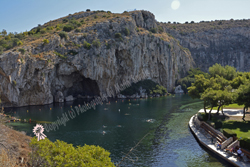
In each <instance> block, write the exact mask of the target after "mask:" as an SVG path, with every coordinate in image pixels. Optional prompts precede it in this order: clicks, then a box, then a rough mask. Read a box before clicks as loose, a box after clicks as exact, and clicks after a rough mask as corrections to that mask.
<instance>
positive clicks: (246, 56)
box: [161, 19, 250, 71]
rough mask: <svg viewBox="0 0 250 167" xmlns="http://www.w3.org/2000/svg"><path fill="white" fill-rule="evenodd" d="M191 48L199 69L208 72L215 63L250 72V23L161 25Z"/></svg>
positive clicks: (213, 22)
mask: <svg viewBox="0 0 250 167" xmlns="http://www.w3.org/2000/svg"><path fill="white" fill-rule="evenodd" d="M161 25H162V26H163V27H165V30H166V32H168V33H169V34H171V35H172V36H173V37H175V38H176V39H177V40H178V41H179V42H180V44H181V45H182V46H184V47H186V48H188V49H189V50H190V52H191V54H192V57H193V59H194V61H195V64H196V67H199V68H200V69H201V70H203V71H207V70H208V68H209V67H210V66H212V65H213V64H215V63H219V64H221V65H224V66H225V65H230V66H234V67H235V68H236V69H237V70H239V71H250V47H249V46H250V40H249V37H250V28H249V27H250V20H245V19H243V20H233V19H231V20H227V21H226V20H216V21H211V22H204V21H202V22H200V23H186V24H176V23H175V24H173V23H166V24H161Z"/></svg>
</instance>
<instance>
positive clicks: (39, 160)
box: [30, 137, 115, 167]
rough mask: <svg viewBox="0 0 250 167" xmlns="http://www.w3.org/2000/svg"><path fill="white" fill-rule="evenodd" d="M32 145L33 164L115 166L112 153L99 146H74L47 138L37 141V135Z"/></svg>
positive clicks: (31, 156) (31, 159) (73, 166)
mask: <svg viewBox="0 0 250 167" xmlns="http://www.w3.org/2000/svg"><path fill="white" fill-rule="evenodd" d="M30 146H31V148H32V153H31V154H30V163H31V165H32V166H51V167H56V166H71V167H78V166H82V167H84V166H86V167H87V166H107V167H112V166H115V165H114V163H112V162H111V158H110V157H109V155H110V153H109V152H108V151H106V150H105V149H103V148H101V147H99V146H94V145H91V146H90V145H84V146H77V147H74V146H73V145H72V144H67V143H66V142H63V141H60V140H57V141H55V142H51V141H50V140H49V139H47V138H46V139H44V140H40V141H37V138H36V137H33V138H32V139H31V142H30Z"/></svg>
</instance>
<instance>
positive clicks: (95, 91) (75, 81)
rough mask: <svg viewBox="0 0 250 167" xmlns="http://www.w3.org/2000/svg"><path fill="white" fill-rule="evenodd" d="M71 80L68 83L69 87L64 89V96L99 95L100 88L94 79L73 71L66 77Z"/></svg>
mask: <svg viewBox="0 0 250 167" xmlns="http://www.w3.org/2000/svg"><path fill="white" fill-rule="evenodd" d="M68 79H70V80H71V81H72V83H71V84H70V85H71V87H68V88H66V89H65V90H64V92H63V94H64V96H70V95H72V96H74V97H77V96H78V95H81V96H99V95H100V90H99V87H98V84H97V82H96V81H95V80H92V79H90V78H86V77H84V76H82V75H80V74H79V73H73V74H71V75H70V78H68Z"/></svg>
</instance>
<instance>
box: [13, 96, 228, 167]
mask: <svg viewBox="0 0 250 167" xmlns="http://www.w3.org/2000/svg"><path fill="white" fill-rule="evenodd" d="M79 104H83V101H74V102H72V103H64V104H58V103H57V104H51V105H46V106H29V107H21V108H14V109H8V112H9V113H12V115H14V116H15V117H18V118H20V119H27V120H29V119H31V120H39V121H56V120H57V117H61V116H62V113H64V112H68V111H70V108H71V106H72V107H74V106H78V105H79ZM200 108H202V102H200V101H199V100H193V99H191V98H190V97H189V96H187V95H182V96H181V95H179V96H177V95H176V96H175V97H160V98H153V99H150V98H149V99H138V100H130V101H129V100H118V101H117V102H116V101H115V100H111V101H110V103H106V102H105V104H103V105H98V106H96V109H95V110H94V109H91V110H88V111H87V112H85V113H82V114H80V115H79V116H76V117H75V118H74V119H70V120H69V121H68V122H67V123H66V126H64V125H62V126H60V127H59V130H56V131H50V132H46V131H45V134H46V135H47V137H48V138H49V139H50V140H52V141H55V140H56V139H59V140H63V141H65V142H68V143H72V144H74V145H84V144H89V145H92V144H93V145H100V146H101V147H103V148H105V149H106V150H109V151H110V152H111V159H112V161H113V162H115V163H118V162H119V161H120V160H121V159H122V157H123V156H124V155H125V154H126V153H127V152H128V151H129V150H130V149H131V148H132V147H134V146H135V145H136V143H137V142H138V141H140V139H142V138H143V136H145V135H146V134H148V135H147V136H146V137H145V138H144V140H142V142H141V143H140V144H139V146H138V147H137V148H135V150H134V151H133V152H132V154H130V157H129V158H130V159H126V160H125V161H124V162H123V163H122V165H121V166H152V167H161V166H178V167H185V166H187V167H189V166H190V167H191V166H205V167H221V166H228V164H227V163H226V162H224V161H222V160H220V159H218V157H215V156H213V155H212V154H209V153H208V152H207V150H204V149H203V148H202V147H201V146H200V145H199V144H198V143H197V141H196V139H195V138H194V136H193V135H192V134H191V132H190V130H189V128H188V121H189V119H190V117H191V116H192V115H194V114H195V113H197V111H198V110H199V109H200ZM27 110H28V111H27ZM119 110H120V111H119ZM149 119H151V120H152V121H150V122H147V120H149ZM10 125H11V126H14V128H15V129H17V130H20V131H25V132H27V134H28V135H31V136H34V135H33V134H32V128H33V126H34V124H29V123H11V124H10ZM103 125H104V127H103ZM103 131H105V132H106V133H105V134H103Z"/></svg>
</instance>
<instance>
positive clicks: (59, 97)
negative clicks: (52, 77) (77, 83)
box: [55, 91, 64, 103]
mask: <svg viewBox="0 0 250 167" xmlns="http://www.w3.org/2000/svg"><path fill="white" fill-rule="evenodd" d="M55 102H57V103H63V102H64V96H63V93H62V92H61V91H58V92H57V93H56V95H55Z"/></svg>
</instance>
